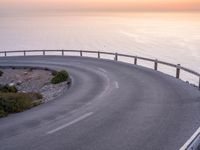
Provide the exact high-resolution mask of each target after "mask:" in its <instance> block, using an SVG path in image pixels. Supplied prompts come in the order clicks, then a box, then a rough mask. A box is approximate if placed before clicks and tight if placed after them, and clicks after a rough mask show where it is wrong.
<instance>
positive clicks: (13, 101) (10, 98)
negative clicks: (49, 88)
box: [0, 93, 32, 113]
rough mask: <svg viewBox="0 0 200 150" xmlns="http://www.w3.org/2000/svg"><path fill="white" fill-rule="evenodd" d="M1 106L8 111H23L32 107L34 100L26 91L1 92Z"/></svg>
mask: <svg viewBox="0 0 200 150" xmlns="http://www.w3.org/2000/svg"><path fill="white" fill-rule="evenodd" d="M0 107H2V108H3V110H4V111H5V112H6V113H15V112H21V111H24V110H26V109H29V108H31V107H32V101H31V99H30V97H29V95H28V94H26V93H0Z"/></svg>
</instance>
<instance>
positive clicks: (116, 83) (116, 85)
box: [114, 81, 119, 89]
mask: <svg viewBox="0 0 200 150" xmlns="http://www.w3.org/2000/svg"><path fill="white" fill-rule="evenodd" d="M114 84H115V87H116V88H117V89H119V83H118V82H117V81H115V82H114Z"/></svg>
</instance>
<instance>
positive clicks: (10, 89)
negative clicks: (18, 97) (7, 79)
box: [0, 85, 18, 93]
mask: <svg viewBox="0 0 200 150" xmlns="http://www.w3.org/2000/svg"><path fill="white" fill-rule="evenodd" d="M17 91H18V90H17V88H16V87H15V86H9V85H5V86H2V85H0V92H3V93H9V92H11V93H17Z"/></svg>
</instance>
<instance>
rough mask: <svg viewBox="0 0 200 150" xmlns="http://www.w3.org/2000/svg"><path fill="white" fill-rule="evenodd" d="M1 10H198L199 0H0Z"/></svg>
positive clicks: (199, 6) (199, 8)
mask: <svg viewBox="0 0 200 150" xmlns="http://www.w3.org/2000/svg"><path fill="white" fill-rule="evenodd" d="M0 8H1V9H3V10H9V9H12V10H15V9H16V10H18V9H45V10H48V9H61V10H66V11H108V10H109V11H187V10H190V11H198V10H200V1H199V0H139V1H138V0H74V1H71V0H28V1H27V0H1V1H0Z"/></svg>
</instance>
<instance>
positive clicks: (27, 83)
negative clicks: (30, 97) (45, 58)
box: [0, 68, 70, 102]
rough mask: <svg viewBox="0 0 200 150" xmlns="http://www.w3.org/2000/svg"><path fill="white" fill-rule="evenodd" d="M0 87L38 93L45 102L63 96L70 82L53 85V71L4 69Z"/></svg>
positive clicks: (0, 78)
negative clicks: (4, 86) (13, 87)
mask: <svg viewBox="0 0 200 150" xmlns="http://www.w3.org/2000/svg"><path fill="white" fill-rule="evenodd" d="M1 71H2V72H3V74H2V76H1V77H0V85H10V86H16V88H17V89H18V91H19V92H24V93H28V92H37V93H40V94H42V96H43V102H48V101H50V100H52V99H54V98H56V97H57V96H59V95H62V94H63V93H64V92H66V90H67V89H68V87H69V84H70V83H69V81H65V82H62V83H59V84H52V83H51V79H52V78H53V74H52V71H49V70H42V69H31V68H28V69H16V68H3V69H1Z"/></svg>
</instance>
